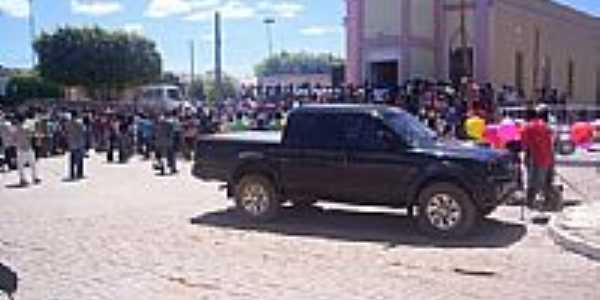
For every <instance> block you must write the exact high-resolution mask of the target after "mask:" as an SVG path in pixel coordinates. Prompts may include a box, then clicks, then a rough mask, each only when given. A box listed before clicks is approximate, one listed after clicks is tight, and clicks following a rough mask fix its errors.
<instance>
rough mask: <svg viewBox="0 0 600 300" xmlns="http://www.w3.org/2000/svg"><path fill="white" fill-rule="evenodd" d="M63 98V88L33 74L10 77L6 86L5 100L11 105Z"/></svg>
mask: <svg viewBox="0 0 600 300" xmlns="http://www.w3.org/2000/svg"><path fill="white" fill-rule="evenodd" d="M61 97H63V87H62V86H60V85H59V84H56V83H53V82H50V81H48V80H45V79H44V78H41V77H40V76H38V75H35V74H28V75H19V76H15V77H12V78H11V79H10V80H9V81H8V84H7V85H6V99H7V100H8V102H10V103H12V104H17V103H22V102H24V101H26V100H29V99H56V98H61Z"/></svg>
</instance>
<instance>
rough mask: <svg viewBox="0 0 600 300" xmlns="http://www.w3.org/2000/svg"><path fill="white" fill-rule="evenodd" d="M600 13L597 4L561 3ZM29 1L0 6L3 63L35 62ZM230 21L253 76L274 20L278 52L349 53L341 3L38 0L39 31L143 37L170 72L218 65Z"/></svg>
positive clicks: (240, 58) (239, 61) (239, 57)
mask: <svg viewBox="0 0 600 300" xmlns="http://www.w3.org/2000/svg"><path fill="white" fill-rule="evenodd" d="M559 2H563V3H566V4H570V5H572V6H575V7H577V8H579V9H581V10H585V11H588V12H590V13H592V14H596V15H600V1H598V0H560V1H559ZM27 3H28V0H0V41H1V42H0V64H1V65H4V66H8V67H23V66H27V65H28V64H29V60H30V58H29V57H30V50H29V38H28V36H29V34H28V32H29V31H28V22H27V14H28V11H29V6H28V4H27ZM215 9H219V10H221V11H222V13H223V15H224V68H225V70H226V71H227V72H229V73H232V74H234V75H237V76H245V75H250V74H251V73H252V66H253V65H254V64H256V63H257V62H259V61H260V60H261V59H262V58H264V57H265V56H266V54H267V51H268V47H267V37H266V36H267V35H266V30H265V26H264V24H262V19H263V18H264V17H266V16H269V17H274V18H275V19H276V24H275V25H274V26H273V37H274V48H275V51H280V50H289V51H297V50H307V51H317V52H325V51H326V52H331V53H334V54H336V55H343V52H344V50H343V49H344V34H343V27H342V20H343V16H344V1H343V0H34V5H33V12H34V14H35V16H36V22H37V29H38V31H40V30H46V31H52V30H53V29H54V28H56V27H57V26H61V25H65V24H69V25H86V24H89V25H91V24H98V25H100V26H102V27H108V28H121V29H125V30H133V31H138V32H141V33H142V34H144V35H145V36H147V37H149V38H151V39H153V40H155V41H156V42H157V44H158V47H159V50H160V51H161V53H162V55H163V59H164V63H165V65H164V66H165V69H166V70H172V71H176V72H187V71H188V70H189V43H190V40H192V39H193V40H194V41H195V44H196V69H197V70H200V71H205V70H208V69H209V68H211V67H212V59H213V53H212V50H211V49H212V47H213V39H212V35H211V33H212V31H213V24H212V22H211V17H212V12H213V11H214V10H215Z"/></svg>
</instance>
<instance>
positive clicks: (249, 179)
mask: <svg viewBox="0 0 600 300" xmlns="http://www.w3.org/2000/svg"><path fill="white" fill-rule="evenodd" d="M235 203H236V207H237V210H238V211H239V212H240V213H241V214H242V215H243V216H244V217H247V218H249V219H251V220H253V221H258V222H267V221H271V220H273V219H274V218H275V217H276V216H277V214H278V213H279V209H280V207H281V202H280V201H279V198H278V196H277V193H276V192H275V187H274V186H273V183H272V182H271V180H269V179H268V178H266V177H264V176H261V175H245V176H243V177H242V178H241V179H240V180H239V182H238V184H237V185H236V189H235Z"/></svg>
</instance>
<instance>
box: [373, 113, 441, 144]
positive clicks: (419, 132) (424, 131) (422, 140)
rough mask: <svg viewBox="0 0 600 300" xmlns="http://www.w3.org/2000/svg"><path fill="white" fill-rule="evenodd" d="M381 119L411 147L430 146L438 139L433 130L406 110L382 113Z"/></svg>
mask: <svg viewBox="0 0 600 300" xmlns="http://www.w3.org/2000/svg"><path fill="white" fill-rule="evenodd" d="M383 119H384V121H385V123H387V124H388V126H390V128H391V129H392V130H393V131H394V132H395V133H396V134H398V135H399V136H400V137H401V138H402V139H403V140H404V142H405V143H407V144H408V145H410V146H412V147H431V146H433V145H434V144H435V143H436V140H437V139H438V137H437V135H436V134H435V132H433V131H432V130H430V129H429V128H427V126H425V125H424V124H423V123H421V122H419V120H418V119H417V118H415V117H413V116H412V115H410V114H408V113H406V112H403V111H394V112H390V113H386V114H384V115H383Z"/></svg>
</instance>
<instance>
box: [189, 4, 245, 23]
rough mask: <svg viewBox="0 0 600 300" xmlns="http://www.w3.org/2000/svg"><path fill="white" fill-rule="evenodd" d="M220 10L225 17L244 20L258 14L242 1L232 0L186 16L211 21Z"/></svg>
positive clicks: (193, 19)
mask: <svg viewBox="0 0 600 300" xmlns="http://www.w3.org/2000/svg"><path fill="white" fill-rule="evenodd" d="M216 11H219V12H220V13H221V16H222V17H223V19H230V20H242V19H249V18H253V17H254V16H256V9H255V8H253V7H252V6H249V5H247V4H245V3H244V2H242V1H237V0H232V1H228V2H226V3H225V4H223V5H220V6H213V7H211V8H209V9H203V10H198V11H196V12H193V13H191V14H190V15H188V16H186V17H184V20H186V21H210V20H212V19H213V17H214V15H215V12H216Z"/></svg>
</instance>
